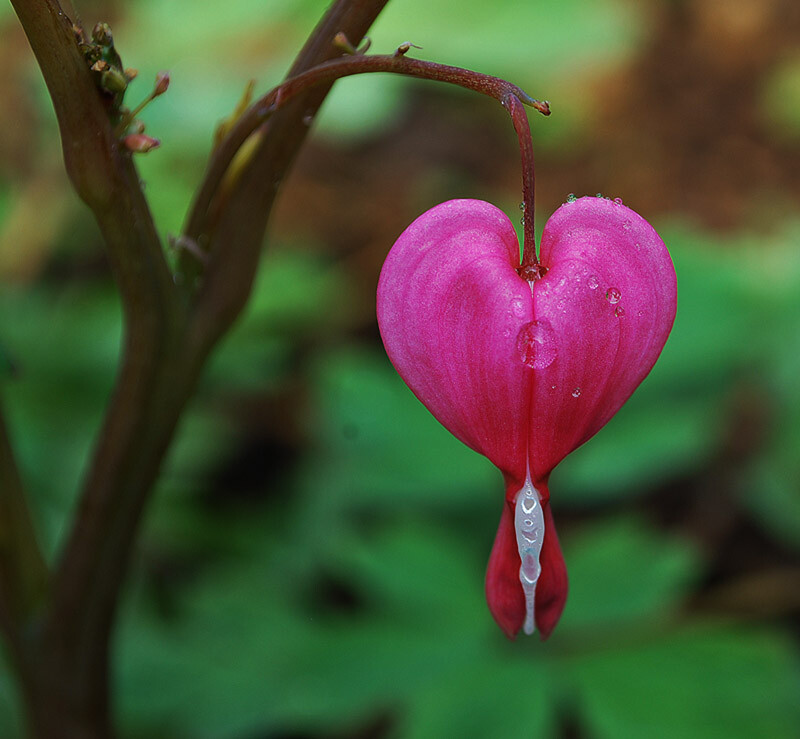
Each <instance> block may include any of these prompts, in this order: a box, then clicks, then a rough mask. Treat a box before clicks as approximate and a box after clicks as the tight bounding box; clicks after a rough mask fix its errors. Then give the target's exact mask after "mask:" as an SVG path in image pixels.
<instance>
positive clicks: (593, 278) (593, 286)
mask: <svg viewBox="0 0 800 739" xmlns="http://www.w3.org/2000/svg"><path fill="white" fill-rule="evenodd" d="M586 284H587V285H588V286H589V289H590V290H597V288H598V287H599V285H600V280H598V279H597V275H589V279H588V280H586Z"/></svg>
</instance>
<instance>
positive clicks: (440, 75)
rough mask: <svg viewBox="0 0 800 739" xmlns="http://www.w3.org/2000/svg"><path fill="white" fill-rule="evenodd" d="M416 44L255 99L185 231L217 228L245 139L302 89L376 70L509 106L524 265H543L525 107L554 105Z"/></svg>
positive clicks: (224, 145) (190, 234)
mask: <svg viewBox="0 0 800 739" xmlns="http://www.w3.org/2000/svg"><path fill="white" fill-rule="evenodd" d="M410 48H411V44H408V43H405V44H401V45H400V46H399V47H398V49H397V51H396V52H395V53H394V54H387V55H374V56H366V55H364V54H362V53H356V54H350V55H348V56H343V57H339V58H336V59H332V60H330V61H328V62H324V63H323V64H319V65H317V66H316V67H313V68H312V69H309V70H307V71H306V72H303V73H301V74H298V75H297V76H295V77H292V78H290V79H288V80H286V81H285V82H284V83H283V84H281V85H279V86H278V87H276V88H274V89H272V90H271V91H270V92H268V93H267V94H266V95H264V96H263V97H261V98H259V99H258V100H257V101H256V102H255V103H253V104H252V105H251V106H250V107H249V108H248V109H247V111H245V113H244V114H243V115H242V116H241V117H240V118H239V120H238V121H237V122H236V124H235V125H234V127H233V128H232V129H231V130H230V132H229V133H228V135H227V136H226V137H225V138H224V139H223V140H222V141H221V142H220V144H219V146H218V147H217V149H216V151H215V152H214V154H213V155H212V157H211V160H210V162H209V166H208V169H207V170H206V174H205V177H204V178H203V184H202V186H201V187H200V189H199V191H198V193H197V197H196V199H195V201H194V204H193V206H192V210H191V213H190V215H189V219H188V221H187V224H186V229H185V231H184V236H185V237H186V238H189V239H191V240H193V241H194V242H199V241H200V236H201V235H202V234H205V233H208V231H209V230H211V229H213V223H212V221H213V213H214V212H215V210H216V208H215V207H214V200H215V198H217V197H220V196H224V187H221V186H222V184H223V180H224V178H225V176H226V173H227V172H228V170H229V167H230V165H231V162H232V161H233V159H234V157H235V156H236V154H237V152H238V151H239V150H240V149H241V147H242V145H243V144H244V142H245V141H246V140H247V139H248V138H249V137H250V136H251V135H252V134H253V133H254V132H255V131H256V130H258V129H259V128H260V127H261V126H262V125H263V124H264V123H265V122H266V121H267V120H268V118H269V117H270V116H271V115H272V113H274V112H275V111H276V110H279V109H280V108H281V107H283V106H284V105H285V104H286V103H288V102H289V101H290V100H292V99H293V98H294V97H295V96H297V95H299V94H300V93H303V92H306V91H307V90H308V89H309V88H311V87H314V86H316V85H320V84H330V83H332V82H334V81H335V80H337V79H341V78H342V77H350V76H352V75H356V74H367V73H370V72H387V73H391V74H401V75H405V76H407V77H417V78H420V79H428V80H435V81H437V82H446V83H449V84H452V85H457V86H459V87H463V88H465V89H468V90H473V91H475V92H479V93H481V94H483V95H488V96H489V97H492V98H494V99H495V100H498V101H499V102H500V103H502V104H503V106H504V107H505V108H506V110H508V112H509V114H510V115H511V119H512V121H513V123H514V128H515V130H516V132H517V136H518V137H519V145H520V153H521V155H522V168H523V188H522V189H523V203H524V209H523V216H524V218H525V226H524V243H523V259H522V265H521V268H520V269H523V268H526V267H534V268H535V267H538V261H537V258H536V243H535V237H534V222H533V208H534V201H533V198H534V193H533V189H534V171H533V147H532V144H531V135H530V126H529V124H528V117H527V113H526V111H525V108H524V106H525V105H527V106H530V107H532V108H535V109H536V110H538V111H539V112H540V113H542V114H543V115H550V107H549V105H548V103H547V102H546V101H540V100H536V99H534V98H532V97H531V96H530V95H528V94H527V93H526V92H525V91H524V90H522V89H520V88H519V87H517V86H516V85H512V84H511V83H510V82H507V81H506V80H502V79H500V78H499V77H492V76H490V75H486V74H481V73H479V72H473V71H472V70H469V69H463V68H461V67H451V66H449V65H446V64H437V63H436V62H429V61H424V60H421V59H411V58H408V57H406V56H405V54H406V53H407V52H408V51H409V49H410Z"/></svg>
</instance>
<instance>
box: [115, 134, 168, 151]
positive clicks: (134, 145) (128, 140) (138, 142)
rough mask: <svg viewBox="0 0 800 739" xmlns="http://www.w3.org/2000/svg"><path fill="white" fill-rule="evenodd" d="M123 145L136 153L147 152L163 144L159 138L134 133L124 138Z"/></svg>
mask: <svg viewBox="0 0 800 739" xmlns="http://www.w3.org/2000/svg"><path fill="white" fill-rule="evenodd" d="M122 144H123V146H124V147H125V148H126V149H127V150H128V151H130V152H133V153H134V154H146V153H147V152H148V151H152V150H153V149H155V148H157V147H159V146H161V142H160V141H159V140H158V139H154V138H153V137H152V136H147V135H146V134H143V133H132V134H129V135H128V136H126V137H125V138H124V139H122Z"/></svg>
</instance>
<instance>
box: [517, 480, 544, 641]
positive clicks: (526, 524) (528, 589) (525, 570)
mask: <svg viewBox="0 0 800 739" xmlns="http://www.w3.org/2000/svg"><path fill="white" fill-rule="evenodd" d="M514 529H515V530H516V532H517V549H518V550H519V559H520V568H519V581H520V582H521V583H522V589H523V591H525V623H524V624H523V627H522V628H523V631H524V632H525V633H526V634H532V633H533V632H534V630H535V628H536V624H535V621H534V603H535V597H536V583H537V581H538V580H539V575H540V574H541V572H542V568H541V565H540V564H539V554H540V553H541V551H542V542H543V541H544V514H543V512H542V503H541V498H540V496H539V491H538V490H537V489H536V488H535V487H533V483H532V482H531V478H530V474H529V475H528V477H527V479H526V480H525V485H523V487H522V488H521V489H520V490H519V491H518V492H517V500H516V510H515V513H514Z"/></svg>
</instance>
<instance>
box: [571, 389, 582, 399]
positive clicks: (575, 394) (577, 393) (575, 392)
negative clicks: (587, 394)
mask: <svg viewBox="0 0 800 739" xmlns="http://www.w3.org/2000/svg"><path fill="white" fill-rule="evenodd" d="M572 397H573V398H580V397H581V389H580V388H579V387H576V388H575V389H574V390H573V391H572Z"/></svg>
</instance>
